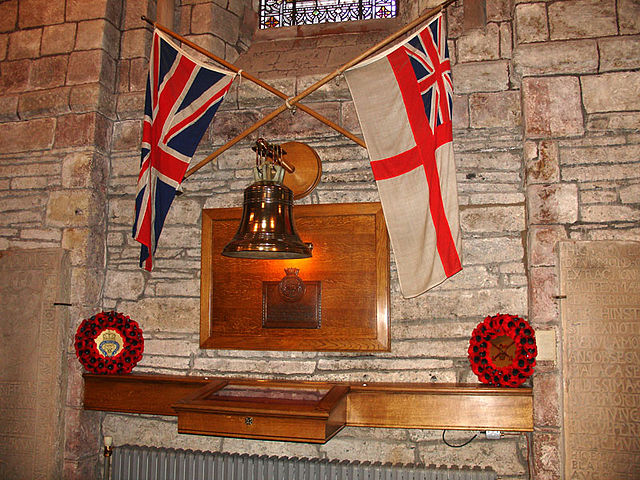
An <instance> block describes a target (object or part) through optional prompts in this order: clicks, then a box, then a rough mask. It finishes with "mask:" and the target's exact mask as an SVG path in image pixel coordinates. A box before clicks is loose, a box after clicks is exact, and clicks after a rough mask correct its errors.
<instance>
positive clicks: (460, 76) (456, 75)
mask: <svg viewBox="0 0 640 480" xmlns="http://www.w3.org/2000/svg"><path fill="white" fill-rule="evenodd" d="M452 76H453V88H454V91H455V92H456V93H457V94H462V93H474V92H497V91H500V90H507V89H508V88H509V68H508V63H507V62H505V61H502V60H501V61H493V62H473V63H459V64H456V65H454V66H453V68H452Z"/></svg>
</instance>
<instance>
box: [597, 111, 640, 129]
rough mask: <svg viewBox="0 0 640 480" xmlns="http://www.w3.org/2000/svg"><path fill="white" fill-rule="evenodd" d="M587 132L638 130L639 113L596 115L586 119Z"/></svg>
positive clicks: (639, 122)
mask: <svg viewBox="0 0 640 480" xmlns="http://www.w3.org/2000/svg"><path fill="white" fill-rule="evenodd" d="M587 130H589V131H595V132H600V131H614V130H633V131H638V130H640V113H638V112H613V113H598V114H595V115H589V116H588V117H587Z"/></svg>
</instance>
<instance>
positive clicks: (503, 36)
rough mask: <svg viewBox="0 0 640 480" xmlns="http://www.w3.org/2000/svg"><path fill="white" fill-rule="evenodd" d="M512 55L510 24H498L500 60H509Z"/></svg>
mask: <svg viewBox="0 0 640 480" xmlns="http://www.w3.org/2000/svg"><path fill="white" fill-rule="evenodd" d="M512 55H513V31H512V30H511V24H509V23H501V24H500V58H511V56H512Z"/></svg>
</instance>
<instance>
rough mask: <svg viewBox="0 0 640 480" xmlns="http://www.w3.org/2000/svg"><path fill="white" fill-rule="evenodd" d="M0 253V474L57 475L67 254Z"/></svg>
mask: <svg viewBox="0 0 640 480" xmlns="http://www.w3.org/2000/svg"><path fill="white" fill-rule="evenodd" d="M0 253H1V255H0V298H1V299H2V301H0V319H1V321H0V418H2V421H0V478H12V479H55V478H62V452H63V447H64V445H63V439H64V422H63V420H64V395H65V392H66V380H65V375H64V369H63V365H64V362H65V335H66V333H67V331H66V324H67V313H66V311H65V310H64V308H65V307H56V306H54V305H53V304H54V303H55V302H68V295H69V267H68V260H67V254H66V253H65V252H64V250H62V249H42V250H21V251H18V250H9V251H5V252H0Z"/></svg>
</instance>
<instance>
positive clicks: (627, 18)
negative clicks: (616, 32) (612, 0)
mask: <svg viewBox="0 0 640 480" xmlns="http://www.w3.org/2000/svg"><path fill="white" fill-rule="evenodd" d="M618 24H619V25H620V33H621V34H623V35H628V34H630V33H640V5H638V2H637V1H636V0H620V1H618Z"/></svg>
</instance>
